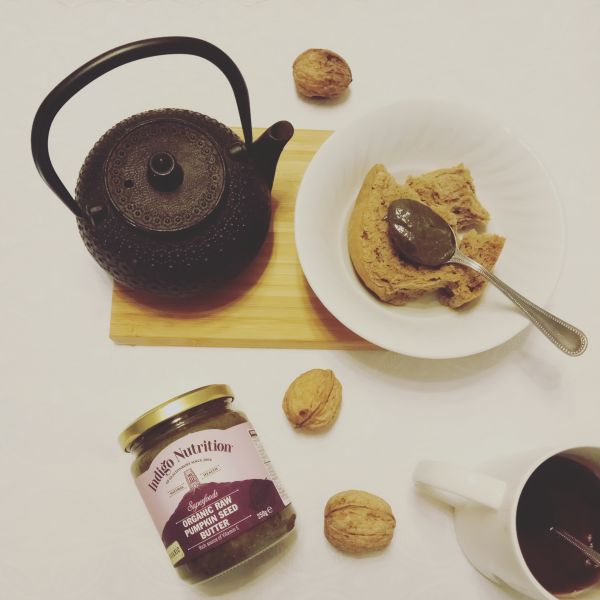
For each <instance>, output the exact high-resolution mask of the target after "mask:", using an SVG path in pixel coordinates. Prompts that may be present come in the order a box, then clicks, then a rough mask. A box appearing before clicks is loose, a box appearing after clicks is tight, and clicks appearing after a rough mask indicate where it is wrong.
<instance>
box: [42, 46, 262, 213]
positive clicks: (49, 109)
mask: <svg viewBox="0 0 600 600" xmlns="http://www.w3.org/2000/svg"><path fill="white" fill-rule="evenodd" d="M164 54H191V55H193V56H198V57H200V58H205V59H206V60H208V61H209V62H211V63H212V64H213V65H215V66H216V67H218V68H219V69H220V70H221V72H222V73H223V74H224V75H225V77H227V79H228V81H229V83H230V85H231V87H232V89H233V93H234V95H235V100H236V103H237V107H238V111H239V113H240V119H241V123H242V130H243V132H244V142H245V144H246V148H247V149H248V150H250V147H251V146H252V122H251V118H250V100H249V97H248V88H247V87H246V82H245V81H244V78H243V77H242V74H241V73H240V70H239V69H238V68H237V66H236V64H235V63H234V62H233V60H231V58H230V57H229V56H228V55H227V54H225V52H223V50H221V49H220V48H217V47H216V46H214V45H213V44H211V43H209V42H206V41H204V40H199V39H197V38H191V37H177V36H175V37H159V38H150V39H147V40H140V41H138V42H131V43H129V44H125V45H124V46H119V47H118V48H113V49H112V50H109V51H108V52H105V53H104V54H100V56H97V57H96V58H93V59H92V60H90V61H89V62H87V63H85V65H83V66H81V67H79V69H77V70H76V71H73V73H71V74H70V75H69V76H68V77H66V78H65V79H63V80H62V81H61V82H60V83H59V84H58V85H57V86H56V87H55V88H54V89H53V90H52V91H51V92H50V93H49V94H48V96H46V98H45V99H44V101H43V102H42V104H41V105H40V107H39V108H38V111H37V113H36V115H35V118H34V121H33V126H32V129H31V151H32V154H33V160H34V162H35V166H36V167H37V169H38V171H39V173H40V175H41V177H42V179H43V180H44V181H45V182H46V183H47V184H48V186H49V187H50V189H51V190H52V191H53V192H54V193H55V194H56V195H57V196H58V197H59V198H60V199H61V200H62V201H63V202H64V204H65V205H66V206H67V208H68V209H69V210H70V211H71V212H72V213H74V214H75V216H77V217H83V216H84V215H83V211H82V210H81V207H80V206H79V204H78V203H77V202H76V201H75V199H74V198H73V197H72V196H71V194H70V193H69V192H68V190H67V188H66V187H65V186H64V184H63V182H62V181H61V180H60V178H59V177H58V175H57V173H56V171H55V170H54V167H53V165H52V161H51V160H50V155H49V152H48V135H49V133H50V126H51V125H52V121H53V120H54V117H55V116H56V114H57V113H58V111H59V110H60V109H61V108H62V107H63V105H64V104H65V103H66V102H67V101H68V100H69V99H70V98H72V97H73V96H74V95H75V94H76V93H77V92H78V91H79V90H81V89H82V88H84V87H85V86H86V85H88V83H91V82H92V81H94V79H96V78H98V77H100V76H101V75H103V74H104V73H107V72H108V71H111V70H112V69H114V68H116V67H120V66H121V65H124V64H126V63H130V62H133V61H135V60H140V59H141V58H148V57H150V56H160V55H164Z"/></svg>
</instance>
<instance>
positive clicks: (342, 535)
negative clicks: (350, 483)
mask: <svg viewBox="0 0 600 600" xmlns="http://www.w3.org/2000/svg"><path fill="white" fill-rule="evenodd" d="M395 527H396V519H395V518H394V515H393V513H392V509H391V507H390V505H389V504H388V503H387V502H386V501H385V500H383V498H380V497H379V496H375V495H374V494H370V493H369V492H363V491H360V490H348V491H346V492H340V493H339V494H336V495H335V496H332V497H331V498H330V499H329V501H328V502H327V505H326V506H325V537H326V538H327V539H328V540H329V542H330V543H331V544H332V545H333V546H335V547H336V548H337V549H338V550H342V551H344V552H350V553H352V554H363V553H365V552H373V551H374V550H381V549H383V548H385V547H386V546H387V545H388V544H389V543H390V542H391V541H392V537H393V535H394V528H395Z"/></svg>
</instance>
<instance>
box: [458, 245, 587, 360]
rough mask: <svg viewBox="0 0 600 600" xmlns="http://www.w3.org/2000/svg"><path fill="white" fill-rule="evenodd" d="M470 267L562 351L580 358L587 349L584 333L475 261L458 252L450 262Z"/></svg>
mask: <svg viewBox="0 0 600 600" xmlns="http://www.w3.org/2000/svg"><path fill="white" fill-rule="evenodd" d="M448 262H452V263H456V264H459V265H464V266H465V267H470V268H471V269H473V270H474V271H477V272H478V273H479V274H480V275H482V276H483V277H485V279H487V280H488V281H489V282H490V283H493V284H494V285H495V286H496V287H497V288H498V289H499V290H500V291H501V292H502V293H503V294H504V295H505V296H506V297H507V298H509V299H510V300H512V301H513V302H514V303H515V304H516V305H517V306H518V307H519V308H520V309H521V311H522V312H523V313H524V314H525V315H526V316H527V317H528V318H529V320H530V321H531V322H532V323H533V324H534V325H535V326H536V327H537V328H538V329H539V330H540V331H541V332H542V333H543V334H544V335H545V336H546V337H547V338H548V339H549V340H550V341H551V342H552V343H553V344H554V345H555V346H556V347H557V348H559V349H560V350H562V351H563V352H564V353H565V354H568V355H569V356H579V355H580V354H583V353H584V352H585V349H586V348H587V344H588V342H587V338H586V336H585V334H584V333H583V331H581V330H580V329H577V327H574V326H573V325H570V324H569V323H567V322H566V321H563V320H562V319H559V318H558V317H557V316H555V315H553V314H552V313H549V312H548V311H547V310H544V309H543V308H541V307H539V306H538V305H537V304H534V303H533V302H531V300H528V299H527V298H525V297H524V296H521V294H519V293H518V292H516V291H515V290H513V289H512V288H511V287H510V286H508V285H506V283H504V282H503V281H502V280H501V279H499V278H498V277H496V276H495V275H494V274H493V273H491V272H490V271H488V270H487V269H486V268H485V267H483V266H482V265H480V264H479V263H478V262H476V261H474V260H473V259H471V258H469V257H468V256H465V255H464V254H463V253H462V252H459V251H458V250H457V251H456V252H455V253H454V255H453V256H452V258H451V259H450V260H449V261H448Z"/></svg>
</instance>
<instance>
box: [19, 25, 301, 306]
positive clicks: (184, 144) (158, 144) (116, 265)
mask: <svg viewBox="0 0 600 600" xmlns="http://www.w3.org/2000/svg"><path fill="white" fill-rule="evenodd" d="M163 54H191V55H195V56H199V57H201V58H205V59H207V60H209V61H210V62H212V63H213V64H214V65H216V66H217V67H218V68H219V69H220V70H221V71H222V72H223V73H224V75H225V76H226V77H227V79H228V80H229V83H230V84H231V87H232V88H233V92H234V95H235V99H236V102H237V107H238V111H239V114H240V119H241V124H242V130H243V133H244V143H242V141H241V140H240V138H238V137H237V136H236V135H235V134H234V133H233V132H232V131H231V130H230V129H229V128H227V127H225V126H224V125H222V124H221V123H219V122H217V121H215V120H214V119H211V118H209V117H207V116H205V115H202V114H199V113H196V112H191V111H187V110H179V109H162V110H151V111H148V112H144V113H140V114H136V115H133V116H132V117H129V118H127V119H125V120H123V121H121V122H120V123H118V124H117V125H115V126H114V127H113V128H112V129H110V130H109V131H108V132H107V133H105V134H104V135H103V136H102V137H101V138H100V140H99V141H98V142H97V143H96V144H95V146H94V147H93V148H92V150H91V151H90V153H89V154H88V156H87V158H86V160H85V162H84V164H83V167H82V168H81V171H80V173H79V180H78V182H77V187H76V192H75V198H73V197H72V196H71V195H70V194H69V192H68V191H67V189H66V188H65V186H64V185H63V183H62V181H61V180H60V179H59V177H58V175H57V174H56V171H55V170H54V167H53V166H52V162H51V161H50V156H49V153H48V134H49V131H50V126H51V124H52V121H53V119H54V117H55V116H56V114H57V113H58V111H59V110H60V109H61V107H62V106H63V105H64V104H65V103H66V102H67V101H68V100H69V99H70V98H71V97H72V96H73V95H75V94H76V93H77V92H78V91H79V90H81V89H82V88H83V87H84V86H86V85H87V84H88V83H90V82H91V81H93V80H94V79H96V78H97V77H100V75H103V74H104V73H106V72H108V71H110V70H111V69H114V68H115V67H118V66H120V65H123V64H125V63H128V62H132V61H135V60H139V59H141V58H146V57H150V56H158V55H163ZM293 132H294V129H293V127H292V125H291V124H290V123H288V122H287V121H280V122H278V123H276V124H275V125H273V126H272V127H270V128H269V129H268V130H267V131H266V132H265V133H263V135H261V137H260V138H258V139H257V140H256V141H254V142H253V141H252V125H251V120H250V102H249V99H248V90H247V88H246V84H245V82H244V79H243V77H242V75H241V73H240V71H239V70H238V68H237V67H236V65H235V64H234V62H233V61H232V60H231V58H229V56H227V55H226V54H225V53H224V52H223V51H222V50H220V49H219V48H217V47H216V46H213V45H212V44H209V43H208V42H205V41H203V40H199V39H195V38H188V37H162V38H153V39H148V40H142V41H138V42H133V43H131V44H126V45H124V46H120V47H119V48H115V49H114V50H110V51H108V52H105V53H104V54H101V55H100V56H98V57H97V58H94V59H93V60H91V61H89V62H88V63H86V64H85V65H83V66H82V67H80V68H79V69H77V70H76V71H74V72H73V73H72V74H71V75H69V76H68V77H67V78H66V79H64V80H63V81H62V82H61V83H59V84H58V85H57V86H56V87H55V88H54V89H53V90H52V91H51V92H50V94H48V96H47V97H46V99H45V100H44V101H43V102H42V104H41V106H40V108H39V109H38V111H37V114H36V116H35V120H34V122H33V128H32V132H31V146H32V152H33V158H34V161H35V164H36V166H37V168H38V171H39V172H40V175H41V176H42V179H44V181H45V182H46V183H47V184H48V185H49V186H50V188H51V189H52V191H54V193H55V194H56V195H57V196H58V197H59V198H60V199H61V200H62V201H63V202H64V203H65V205H66V206H67V208H69V210H71V212H73V213H74V214H75V216H76V217H77V222H78V225H79V231H80V233H81V237H82V238H83V241H84V242H85V245H86V246H87V248H88V250H89V251H90V252H91V254H92V255H93V256H94V258H95V259H96V261H97V262H98V263H99V264H100V265H101V266H102V267H103V268H104V269H106V270H107V271H108V272H109V273H110V274H111V275H112V276H113V277H114V278H115V279H116V280H117V281H119V282H120V283H122V284H124V285H126V286H128V287H131V288H136V289H143V290H148V291H152V292H156V293H160V294H167V295H186V294H193V293H197V292H201V291H204V290H206V289H207V288H210V286H211V285H212V284H214V283H217V282H220V281H223V280H227V279H229V278H231V277H234V276H235V275H237V274H238V273H239V272H240V271H241V270H242V269H243V268H244V267H245V266H246V265H247V264H248V263H249V262H250V261H251V260H252V258H254V256H255V255H256V253H257V252H258V250H259V249H260V247H261V245H262V243H263V242H264V240H265V237H266V235H267V233H268V229H269V222H270V215H271V203H270V190H271V186H272V184H273V177H274V174H275V168H276V165H277V161H278V159H279V155H280V153H281V151H282V150H283V147H284V146H285V144H286V143H287V142H288V141H289V139H290V138H291V137H292V135H293Z"/></svg>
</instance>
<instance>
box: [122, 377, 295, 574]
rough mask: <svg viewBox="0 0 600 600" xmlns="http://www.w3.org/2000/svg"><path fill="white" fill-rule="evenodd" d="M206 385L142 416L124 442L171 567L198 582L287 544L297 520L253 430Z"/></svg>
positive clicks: (221, 393) (223, 391)
mask: <svg viewBox="0 0 600 600" xmlns="http://www.w3.org/2000/svg"><path fill="white" fill-rule="evenodd" d="M232 401H233V393H232V392H231V389H230V388H229V387H228V386H226V385H209V386H205V387H202V388H198V389H196V390H192V391H191V392H187V393H186V394H182V395H181V396H177V397H176V398H172V399H171V400H168V401H167V402H164V403H163V404H160V405H159V406H157V407H156V408H153V409H152V410H150V411H148V412H147V413H145V414H143V415H142V416H141V417H139V419H137V420H136V421H135V422H134V423H132V424H131V425H130V426H129V427H128V428H127V429H125V431H123V433H122V434H121V435H120V436H119V443H120V444H121V447H122V448H123V450H125V452H131V453H132V454H134V455H135V460H134V462H133V465H132V473H133V476H134V478H135V483H136V485H137V487H138V490H139V492H140V494H141V496H142V498H143V500H144V502H145V504H146V507H147V508H148V511H149V512H150V515H151V516H152V519H153V520H154V524H155V525H156V527H157V529H158V532H159V534H160V535H161V538H162V541H163V543H164V545H165V548H166V549H167V554H168V556H169V558H170V559H171V563H172V564H173V566H174V567H175V568H176V569H177V571H178V573H179V575H180V576H181V577H182V578H183V579H185V580H188V581H190V582H191V583H195V582H198V581H206V580H208V579H210V578H211V577H215V576H216V575H220V574H221V573H223V572H225V571H227V570H228V569H231V568H232V567H235V566H237V565H239V564H240V563H242V562H244V561H246V560H248V559H249V558H251V557H253V556H256V555H257V554H259V553H260V552H262V551H264V550H266V549H267V548H269V547H270V546H272V545H273V544H275V543H277V542H279V541H280V540H282V539H283V538H284V537H285V536H286V535H287V534H288V533H289V532H290V531H291V530H292V529H293V528H294V523H295V520H296V514H295V512H294V509H293V507H292V504H291V502H290V500H289V498H288V496H287V494H286V493H285V490H284V489H283V487H282V485H281V483H280V481H279V479H278V477H277V474H276V473H275V471H274V470H273V467H272V464H271V462H270V460H269V458H268V456H267V455H266V453H265V451H264V449H263V447H262V444H261V442H260V440H259V438H258V436H257V434H256V431H255V430H254V428H253V427H252V425H251V424H250V423H249V421H248V420H247V418H246V416H245V415H244V414H243V413H241V412H238V411H235V410H232V409H231V408H230V404H231V402H232Z"/></svg>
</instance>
